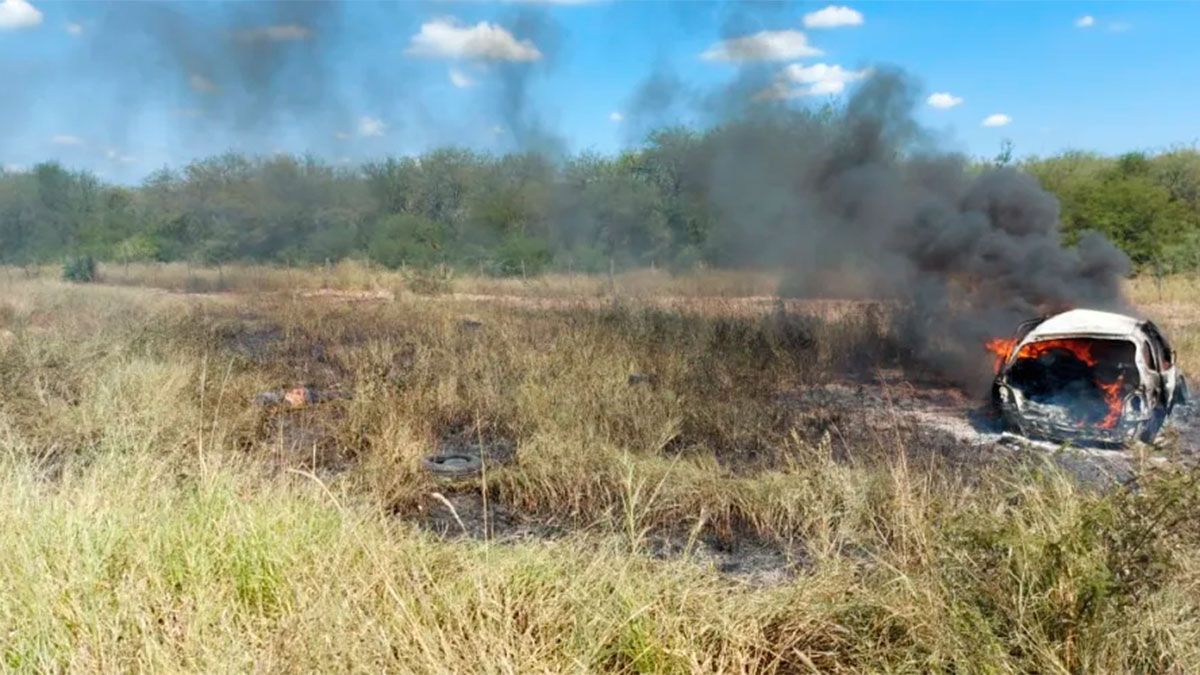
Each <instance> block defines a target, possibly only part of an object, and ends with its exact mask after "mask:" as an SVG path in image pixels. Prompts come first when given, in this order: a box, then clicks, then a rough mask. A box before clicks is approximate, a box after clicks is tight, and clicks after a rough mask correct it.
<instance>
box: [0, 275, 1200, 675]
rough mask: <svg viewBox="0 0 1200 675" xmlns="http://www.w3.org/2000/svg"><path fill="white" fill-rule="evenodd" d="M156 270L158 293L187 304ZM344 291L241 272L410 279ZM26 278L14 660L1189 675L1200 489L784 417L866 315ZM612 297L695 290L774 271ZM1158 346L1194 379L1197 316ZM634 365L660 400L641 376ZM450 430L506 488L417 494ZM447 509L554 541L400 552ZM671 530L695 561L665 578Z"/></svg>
mask: <svg viewBox="0 0 1200 675" xmlns="http://www.w3.org/2000/svg"><path fill="white" fill-rule="evenodd" d="M159 272H160V273H162V274H163V275H164V276H163V277H161V278H160V281H159V282H158V283H153V284H152V285H154V286H155V287H157V288H175V287H174V286H172V285H171V284H173V283H175V282H174V281H171V282H167V281H164V280H163V279H165V278H166V274H165V272H166V271H165V270H162V269H161V268H160V269H159ZM147 273H148V272H147ZM359 273H362V277H361V278H358V277H356V276H355V275H356V274H359ZM109 274H110V273H109V272H107V271H106V278H108V280H109V281H115V280H114V279H112V278H111V277H110V276H109ZM326 274H327V272H324V271H321V272H317V271H312V272H300V271H292V272H289V271H286V270H262V269H253V268H248V269H239V270H225V271H224V272H223V273H222V275H223V276H224V277H225V278H226V279H229V280H230V281H228V282H227V283H230V284H232V286H231V287H234V288H240V289H250V288H256V289H259V290H281V291H292V290H296V289H319V288H322V287H326V288H339V289H344V290H370V289H373V288H385V289H393V288H398V286H396V285H395V284H397V283H399V282H400V281H402V280H400V279H392V280H390V281H389V280H388V277H386V275H383V276H381V275H377V274H375V273H374V272H366V271H363V270H359V269H356V268H347V269H346V270H342V271H337V272H336V274H338V275H339V276H338V281H337V282H336V283H330V282H328V281H326V280H324V279H323V275H326ZM288 275H291V277H290V278H289V276H288ZM5 279H6V277H4V276H3V275H0V391H3V392H4V395H3V397H2V398H0V471H2V472H3V473H2V476H3V477H2V478H0V481H2V483H3V484H2V486H0V487H2V488H3V489H0V527H2V529H0V531H3V532H5V533H6V534H7V535H8V536H7V537H6V538H5V541H4V545H3V546H0V631H3V633H2V635H3V638H2V639H0V663H3V664H4V665H5V666H6V667H7V668H10V669H27V670H51V671H59V670H79V671H83V670H87V671H92V670H135V669H136V670H155V671H159V670H182V669H187V670H201V671H228V670H252V669H253V670H269V671H298V670H305V671H312V670H355V671H379V670H381V669H388V670H402V671H416V672H446V671H475V670H479V669H481V664H487V665H486V666H483V669H486V670H495V671H503V672H530V671H533V672H538V671H544V672H563V671H581V670H583V671H589V670H605V671H621V672H645V671H654V672H659V671H678V672H696V671H722V672H728V671H735V672H808V671H843V672H848V671H856V672H861V671H908V672H929V671H971V672H975V671H1025V672H1029V671H1037V672H1063V671H1066V672H1115V671H1132V672H1148V671H1153V672H1190V671H1194V670H1196V669H1197V668H1200V648H1198V647H1197V646H1196V645H1198V644H1200V640H1198V639H1197V638H1200V599H1198V598H1200V592H1198V591H1200V588H1198V583H1200V530H1198V528H1197V526H1196V523H1197V522H1200V518H1197V516H1200V496H1198V495H1197V490H1196V485H1195V483H1194V479H1193V477H1192V476H1191V475H1190V474H1188V473H1186V472H1167V471H1163V472H1161V473H1156V474H1154V475H1147V476H1145V477H1143V480H1142V482H1141V485H1140V491H1138V492H1136V493H1131V492H1126V491H1114V492H1109V493H1103V494H1101V493H1096V492H1093V491H1086V490H1083V489H1080V488H1079V487H1077V486H1076V485H1075V484H1074V483H1073V482H1072V481H1070V480H1069V479H1068V478H1066V477H1065V476H1063V475H1062V474H1061V473H1060V472H1059V471H1058V470H1057V469H1055V468H1054V466H1053V465H1052V464H1050V463H1043V462H1039V461H1032V462H1025V463H1013V462H999V463H982V462H981V463H980V465H979V466H977V467H975V468H974V469H973V470H972V471H970V472H968V473H964V472H963V471H961V470H959V469H958V468H956V467H954V466H951V465H950V464H948V463H947V462H944V461H942V460H941V459H939V457H938V456H937V453H936V452H931V451H929V450H930V449H928V448H922V447H916V445H915V444H917V443H919V442H920V440H919V439H920V437H918V436H916V435H914V434H912V433H911V432H910V430H908V429H906V428H903V427H902V426H900V425H897V426H896V427H894V428H886V429H882V430H876V431H872V432H870V433H868V432H865V431H861V430H859V433H857V435H855V434H854V433H852V432H854V431H855V430H852V429H841V428H839V427H838V425H839V424H842V425H843V426H844V425H845V422H843V421H840V420H839V418H837V417H836V414H833V413H831V414H832V415H833V416H832V417H830V418H828V419H824V418H823V419H820V420H814V419H812V413H811V411H805V410H802V409H796V408H795V407H794V406H793V407H789V406H787V405H783V404H781V400H784V399H785V398H786V394H787V393H788V392H790V391H795V390H797V389H800V388H803V387H805V386H809V385H813V384H819V383H823V382H827V381H829V380H830V379H831V378H834V377H835V376H838V375H839V374H842V373H845V372H869V371H871V370H873V369H876V368H881V367H891V366H892V365H893V361H894V359H895V349H894V347H893V346H892V345H891V344H890V342H889V338H888V335H887V330H886V327H885V326H883V325H881V321H880V319H879V317H878V316H877V315H875V314H873V313H872V312H871V310H869V309H868V310H862V311H845V312H837V313H832V314H828V313H821V314H822V316H819V317H803V316H797V315H796V314H794V313H777V312H774V311H770V310H768V309H767V308H765V307H764V311H762V312H758V313H746V312H737V311H726V309H727V306H725V305H721V304H720V303H716V304H714V305H713V306H712V307H708V308H707V311H702V312H695V313H681V312H679V311H674V310H668V309H661V308H654V307H646V306H645V304H644V303H643V304H638V303H626V304H622V305H617V306H613V305H611V304H610V303H600V304H599V305H597V304H596V303H594V302H592V301H590V300H588V301H587V302H580V303H574V302H562V303H558V304H555V305H554V306H553V307H550V308H546V307H531V306H514V305H506V304H503V303H495V302H489V301H486V300H470V299H462V298H459V299H457V300H455V299H453V298H452V297H442V296H439V297H437V298H434V299H430V298H428V297H426V296H413V295H410V294H408V293H405V292H404V291H403V289H400V291H399V292H398V293H396V294H395V296H394V297H395V300H391V301H387V300H366V301H363V302H353V303H349V302H341V301H340V300H339V299H337V298H334V297H328V298H313V297H304V296H302V295H299V294H295V293H290V292H284V293H274V294H249V293H246V294H243V295H239V296H227V295H222V296H216V297H207V296H205V297H197V296H186V295H180V294H174V293H163V292H161V291H156V290H153V289H145V288H137V287H134V286H133V284H134V283H135V282H137V283H141V282H145V281H146V278H145V277H141V278H140V279H139V278H137V277H135V276H134V273H133V271H132V270H131V276H130V277H129V279H128V282H129V284H130V285H129V286H128V287H111V286H109V287H105V286H69V285H64V284H61V283H59V282H57V281H51V280H49V279H44V278H43V279H27V278H25V277H24V275H22V274H14V275H13V276H12V277H11V278H10V279H9V280H5ZM454 283H456V284H460V283H464V282H462V281H461V280H457V281H455V282H454ZM472 283H473V284H474V285H473V286H471V287H468V288H456V289H454V290H457V291H459V292H461V293H464V294H479V295H482V294H500V295H521V294H528V295H533V296H537V297H543V298H555V297H558V298H573V297H580V298H583V299H585V300H586V299H587V298H590V297H594V296H595V295H596V294H603V293H604V290H603V284H605V283H607V280H604V279H600V280H597V279H555V280H551V281H547V280H535V281H530V282H525V283H523V284H522V283H521V282H516V281H510V282H485V281H483V280H476V281H474V282H472ZM485 283H490V284H492V285H491V286H486V285H485ZM619 283H622V284H624V285H625V286H626V287H627V288H639V289H642V290H641V291H639V293H640V294H641V295H643V296H652V295H654V294H655V293H656V292H657V293H658V294H660V295H669V296H673V297H674V296H687V295H691V296H692V297H696V296H710V295H711V296H720V295H722V294H726V295H728V296H736V295H739V294H754V295H758V294H761V293H762V288H763V284H765V283H766V282H765V281H763V279H761V278H757V277H756V278H749V279H737V278H735V277H734V276H732V275H716V274H714V275H709V276H703V277H701V278H682V279H671V278H667V277H664V276H661V275H658V274H657V273H645V274H642V275H629V276H628V277H623V278H622V280H621V281H620V282H619ZM1140 283H1141V282H1137V283H1135V285H1134V287H1133V292H1134V295H1135V297H1136V298H1138V300H1139V301H1144V300H1145V297H1144V294H1145V293H1146V292H1147V290H1146V288H1145V287H1144V286H1143V285H1140ZM656 284H658V285H657V286H656ZM530 289H532V290H530ZM656 289H657V291H656ZM630 295H634V293H632V292H630ZM1185 297H1186V296H1185V295H1184V294H1182V292H1181V294H1180V295H1179V296H1178V297H1177V298H1176V300H1175V301H1177V302H1180V303H1185ZM713 302H714V303H715V301H713ZM639 307H640V308H639ZM1152 307H1154V306H1152ZM466 320H470V321H472V322H476V323H465V321H466ZM1163 322H1164V324H1166V325H1169V326H1170V324H1169V323H1167V319H1163ZM1171 331H1172V337H1175V339H1176V342H1177V343H1178V346H1179V349H1180V352H1181V359H1182V360H1183V361H1184V363H1185V365H1186V364H1187V363H1190V362H1191V360H1192V359H1196V358H1197V354H1198V353H1200V352H1197V351H1196V346H1197V345H1196V344H1195V342H1194V338H1192V337H1191V336H1192V335H1194V331H1195V327H1194V326H1193V325H1191V324H1190V323H1188V324H1181V325H1179V326H1171ZM1181 335H1182V336H1183V337H1182V338H1181V337H1180V336H1181ZM634 373H649V374H653V375H654V376H655V377H654V379H653V381H651V382H647V383H645V384H637V385H630V384H629V382H628V378H629V375H631V374H634ZM306 382H307V383H310V384H312V385H314V386H316V387H318V388H333V387H337V388H340V389H341V390H343V391H347V392H350V393H352V394H353V397H352V398H350V399H348V400H339V401H334V402H331V403H328V404H325V405H324V406H321V407H320V408H317V409H314V410H311V411H302V413H278V412H269V411H263V410H261V409H258V408H255V407H253V406H251V405H249V404H248V401H249V400H250V399H251V398H252V396H253V395H254V394H255V393H256V392H258V391H261V390H264V389H269V388H273V387H281V386H287V385H294V384H300V383H306ZM835 412H836V411H835ZM816 423H819V426H818V427H817V428H818V429H824V430H826V431H831V430H832V433H835V435H836V434H837V433H845V434H846V435H849V436H850V437H851V438H852V439H853V443H854V444H855V446H854V449H855V453H854V455H853V456H851V457H848V456H846V453H844V452H841V451H835V448H834V442H833V441H832V440H831V439H830V436H829V435H828V434H824V435H823V434H821V433H816V434H814V433H810V432H811V431H812V425H813V424H816ZM299 427H303V430H305V432H306V433H299V432H297V429H298V428H299ZM297 434H298V435H297ZM306 434H307V435H306ZM456 435H457V436H465V437H474V438H478V439H483V440H484V441H485V442H490V441H496V440H499V439H505V440H508V441H511V442H513V443H515V445H516V447H517V461H516V462H515V463H513V464H510V465H505V466H495V467H494V468H491V469H489V470H488V472H487V473H486V474H485V476H483V477H481V478H480V479H479V480H476V481H466V482H462V483H456V484H444V483H439V482H437V481H435V480H433V479H431V478H430V477H429V476H427V475H425V474H424V473H422V472H421V471H420V470H419V461H420V458H421V457H422V456H423V455H425V454H426V453H427V452H429V450H430V448H431V447H432V446H434V445H435V444H436V443H437V442H438V440H439V439H443V438H446V437H448V436H456ZM434 493H437V494H439V495H444V496H445V497H446V498H448V499H451V500H458V499H460V498H464V497H469V496H486V498H487V500H489V503H490V504H492V505H493V506H500V507H503V509H505V510H506V512H508V513H513V514H519V515H520V516H521V517H522V518H526V519H528V521H529V522H531V523H535V524H537V525H538V526H540V527H542V528H544V532H545V535H546V536H537V537H525V538H521V539H519V540H515V541H514V540H503V538H502V537H500V538H496V537H484V538H479V539H475V538H449V539H443V538H440V537H437V536H434V535H432V534H430V533H428V532H426V531H424V530H422V529H421V528H419V527H417V526H416V524H417V523H420V522H423V520H424V518H425V517H426V514H428V513H429V512H430V511H431V510H433V509H438V508H441V507H440V506H439V505H440V504H441V502H440V500H439V499H438V498H436V497H433V496H432V495H433V494H434ZM456 503H462V502H456ZM465 515H466V514H464V516H465ZM492 527H493V528H495V531H496V535H497V536H499V535H503V534H504V532H503V531H502V529H501V528H499V527H498V526H496V525H495V524H494V523H493V524H492ZM663 537H668V538H670V537H674V538H676V540H677V541H680V542H683V553H682V554H681V555H673V556H668V557H665V558H664V557H661V556H659V555H657V553H658V552H659V549H658V548H657V547H656V542H659V541H661V539H662V538H663ZM702 541H710V542H725V543H727V544H729V545H738V543H739V542H768V543H770V545H772V546H778V547H780V548H781V549H782V550H788V551H794V552H797V553H796V554H795V555H797V556H798V558H799V563H800V564H799V565H798V568H797V570H796V572H795V573H794V574H793V575H791V576H787V577H784V578H782V579H781V580H780V581H781V582H780V583H777V584H774V585H768V586H760V585H757V584H749V583H746V582H745V581H744V580H740V579H739V578H737V577H730V576H727V575H723V574H721V573H719V571H718V570H716V569H714V568H713V567H712V566H711V564H710V562H709V560H708V559H707V558H705V557H704V556H703V555H701V553H700V550H699V549H700V544H701V542H702Z"/></svg>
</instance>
